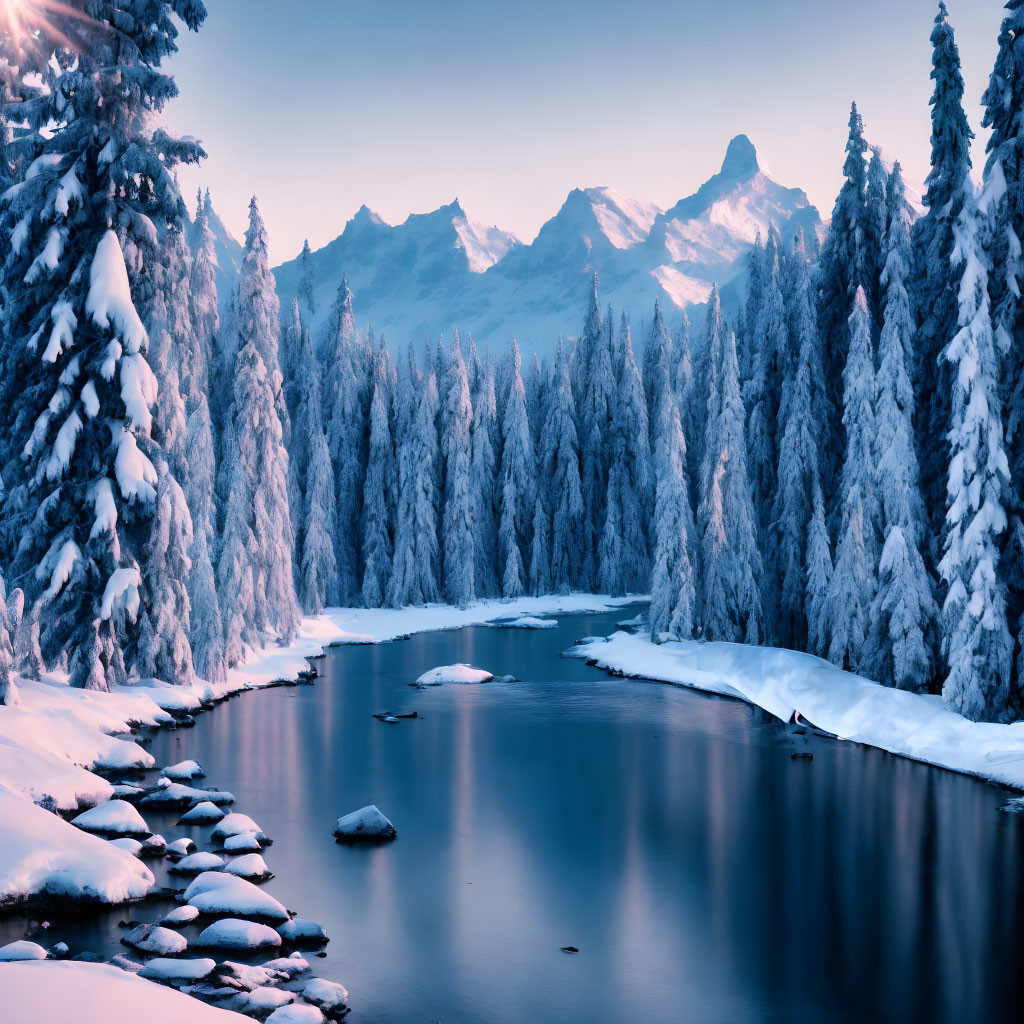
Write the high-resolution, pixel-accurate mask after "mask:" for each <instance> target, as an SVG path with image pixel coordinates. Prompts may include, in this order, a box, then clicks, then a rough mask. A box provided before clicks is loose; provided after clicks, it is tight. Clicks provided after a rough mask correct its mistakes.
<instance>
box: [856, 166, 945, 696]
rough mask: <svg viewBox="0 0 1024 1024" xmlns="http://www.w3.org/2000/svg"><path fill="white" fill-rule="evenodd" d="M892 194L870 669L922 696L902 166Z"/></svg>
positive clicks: (925, 659)
mask: <svg viewBox="0 0 1024 1024" xmlns="http://www.w3.org/2000/svg"><path fill="white" fill-rule="evenodd" d="M886 193H887V196H888V210H887V221H888V230H887V234H886V239H885V250H886V259H885V269H884V270H883V272H882V279H881V280H882V285H883V287H884V289H885V294H884V308H885V319H884V323H883V325H882V333H881V336H880V339H879V346H878V347H879V353H878V376H877V380H876V387H875V394H876V398H875V403H876V407H875V423H876V432H875V444H874V450H875V465H876V467H877V474H878V491H879V499H880V506H881V508H880V511H881V528H882V537H883V539H884V542H883V546H882V553H881V558H880V562H879V567H878V570H879V571H878V591H877V593H876V595H875V599H874V601H873V602H872V605H871V615H870V628H869V633H868V642H867V653H866V655H865V657H864V664H865V665H866V666H867V668H868V671H869V672H870V673H871V676H872V678H874V679H877V680H878V681H879V682H882V683H885V684H886V685H887V686H898V687H900V688H901V689H904V690H923V689H924V688H925V687H926V686H927V684H928V682H929V680H930V679H931V675H932V642H931V634H932V624H933V622H934V620H935V615H936V612H937V609H936V607H935V599H934V596H933V594H932V586H931V580H930V579H929V578H928V573H927V570H926V569H925V565H924V559H923V558H922V557H921V551H920V541H921V537H922V536H923V533H924V527H925V517H924V503H923V502H922V500H921V492H920V489H919V480H918V463H917V451H916V449H915V447H914V426H913V419H914V391H913V385H912V384H911V376H910V374H911V371H912V368H913V365H912V354H913V349H912V347H911V346H912V344H913V336H914V320H913V314H912V312H911V309H910V298H909V296H908V294H907V281H908V279H909V274H910V261H911V257H912V252H911V245H910V221H911V213H910V210H909V208H908V206H907V203H906V199H905V198H904V187H903V177H902V174H901V171H900V165H899V164H898V163H897V164H896V165H895V167H894V168H893V170H892V174H891V175H890V177H889V180H888V183H887V188H886Z"/></svg>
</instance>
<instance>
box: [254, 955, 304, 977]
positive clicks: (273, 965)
mask: <svg viewBox="0 0 1024 1024" xmlns="http://www.w3.org/2000/svg"><path fill="white" fill-rule="evenodd" d="M263 966H264V967H265V968H267V970H270V971H279V972H280V973H282V974H284V975H285V977H287V978H295V977H297V976H298V975H300V974H305V972H306V971H308V970H309V961H308V960H307V959H306V958H305V957H304V956H302V955H301V954H300V953H292V955H291V956H286V957H280V958H279V959H277V960H268V961H267V962H266V963H265V964H263Z"/></svg>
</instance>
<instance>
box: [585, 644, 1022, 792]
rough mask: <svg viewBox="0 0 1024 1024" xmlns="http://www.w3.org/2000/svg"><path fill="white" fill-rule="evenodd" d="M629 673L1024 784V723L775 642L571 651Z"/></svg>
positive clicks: (599, 647)
mask: <svg viewBox="0 0 1024 1024" xmlns="http://www.w3.org/2000/svg"><path fill="white" fill-rule="evenodd" d="M567 653H569V654H571V655H573V656H575V657H583V658H588V659H590V660H592V661H593V662H594V663H595V664H597V665H599V666H600V667H601V668H605V669H609V670H611V671H613V672H619V673H622V674H623V675H628V676H635V677H638V678H644V679H655V680H659V681H661V682H666V683H673V684H676V685H679V686H689V687H693V688H695V689H698V690H705V691H708V692H710V693H720V694H725V695H727V696H730V697H738V698H740V699H742V700H745V701H748V702H749V703H751V704H756V705H757V706H758V707H761V708H764V710H765V711H768V712H770V713H771V714H773V715H775V716H776V717H777V718H780V719H781V720H782V721H784V722H788V721H790V720H791V719H792V718H793V716H794V714H795V713H798V714H799V715H800V717H801V718H802V719H805V720H806V721H808V722H810V723H811V724H813V725H816V726H817V727H818V728H820V729H824V730H825V731H826V732H830V733H834V734H835V735H837V736H839V737H841V738H843V739H846V740H854V741H856V742H858V743H865V744H867V745H869V746H872V747H879V748H880V749H882V750H888V751H890V752H891V753H893V754H901V755H903V756H904V757H910V758H913V759H914V760H917V761H925V762H927V763H928V764H934V765H938V766H939V767H942V768H949V769H952V770H953V771H958V772H965V773H967V774H971V775H980V776H982V777H984V778H987V779H992V780H994V781H996V782H1001V783H1004V784H1006V785H1009V786H1015V787H1017V788H1021V789H1024V722H1015V723H1013V724H1012V725H993V724H990V723H986V722H969V721H968V720H967V719H966V718H961V716H960V715H957V714H955V713H954V712H952V711H948V710H947V709H946V708H945V707H944V706H943V703H942V698H941V697H938V696H932V695H921V694H915V693H907V692H905V691H903V690H893V689H890V688H889V687H886V686H880V685H879V684H878V683H873V682H870V681H869V680H867V679H863V678H861V677H860V676H855V675H853V674H852V673H849V672H843V671H841V670H840V669H837V668H836V667H835V666H834V665H830V664H829V663H828V662H826V661H822V660H821V659H820V658H815V657H813V656H812V655H809V654H799V653H797V652H795V651H783V650H778V649H776V648H765V647H744V646H742V645H739V644H725V643H697V642H695V641H683V642H674V643H666V644H661V645H660V646H659V645H656V644H653V643H651V641H650V637H649V635H648V634H646V633H639V634H635V635H630V634H626V633H615V634H613V635H612V636H610V637H608V638H607V640H600V641H599V640H597V639H594V640H591V641H589V642H587V643H584V644H580V645H577V646H576V647H574V648H572V649H571V650H570V651H569V652H567Z"/></svg>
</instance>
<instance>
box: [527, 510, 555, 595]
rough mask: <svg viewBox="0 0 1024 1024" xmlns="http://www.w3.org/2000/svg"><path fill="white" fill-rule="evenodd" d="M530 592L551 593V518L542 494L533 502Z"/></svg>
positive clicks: (538, 593) (536, 593) (533, 593)
mask: <svg viewBox="0 0 1024 1024" xmlns="http://www.w3.org/2000/svg"><path fill="white" fill-rule="evenodd" d="M530 593H531V594H532V595H533V596H534V597H539V596H540V595H541V594H550V593H551V520H550V517H549V516H548V513H547V511H546V509H545V508H544V501H543V499H542V498H541V496H540V494H538V495H537V498H536V500H535V501H534V503H533V538H532V539H531V541H530Z"/></svg>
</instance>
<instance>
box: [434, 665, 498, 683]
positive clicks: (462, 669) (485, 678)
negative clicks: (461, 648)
mask: <svg viewBox="0 0 1024 1024" xmlns="http://www.w3.org/2000/svg"><path fill="white" fill-rule="evenodd" d="M493 678H494V673H493V672H488V671H487V670H486V669H482V668H473V667H472V666H470V665H438V667H437V668H432V669H430V671H429V672H424V673H423V675H421V676H420V677H419V678H418V679H417V680H416V685H417V686H442V685H443V684H444V683H487V682H490V681H491V680H492V679H493Z"/></svg>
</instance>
